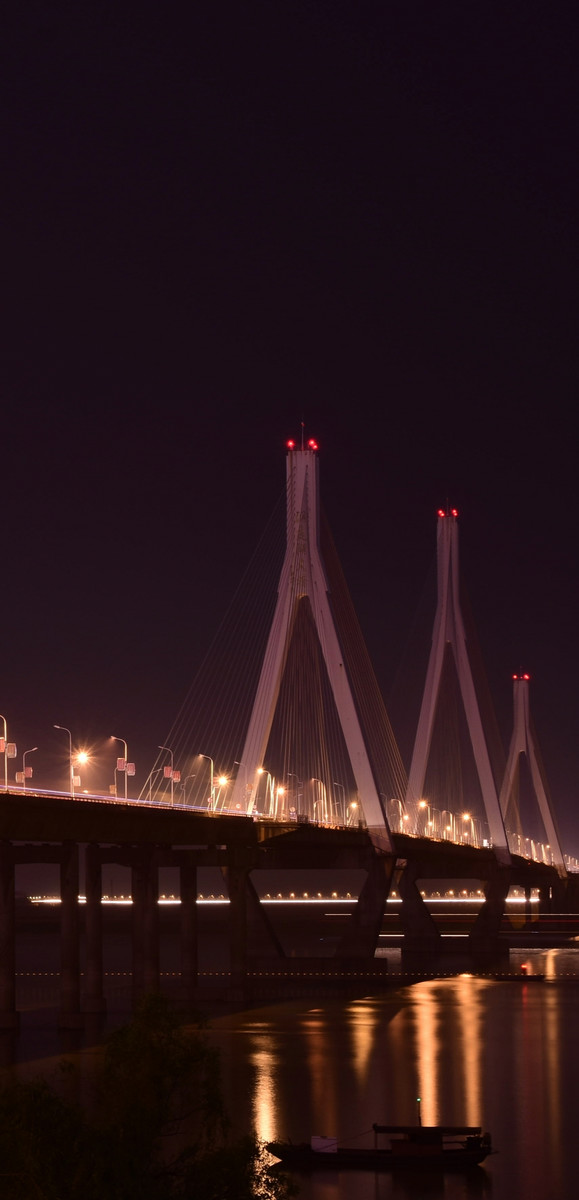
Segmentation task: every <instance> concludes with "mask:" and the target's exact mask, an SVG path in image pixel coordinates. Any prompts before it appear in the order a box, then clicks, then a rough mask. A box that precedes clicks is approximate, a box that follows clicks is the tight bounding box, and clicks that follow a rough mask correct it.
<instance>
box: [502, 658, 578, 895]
mask: <svg viewBox="0 0 579 1200" xmlns="http://www.w3.org/2000/svg"><path fill="white" fill-rule="evenodd" d="M529 680H530V676H529V675H513V706H514V723H513V736H512V738H511V745H510V749H509V757H508V761H507V769H506V771H505V777H504V779H503V786H502V788H501V794H500V797H499V801H500V806H501V812H502V814H503V817H506V815H507V805H508V803H509V800H510V798H511V793H512V790H513V786H514V783H515V779H516V775H517V771H518V768H519V759H520V756H521V754H524V755H525V757H526V759H527V763H528V764H529V770H530V772H531V781H532V784H533V788H534V791H535V796H536V798H537V803H538V805H539V810H540V813H541V817H542V819H543V825H544V827H545V833H546V834H547V837H548V839H549V847H550V850H551V854H552V858H553V866H555V867H556V868H557V871H558V872H559V875H560V876H561V878H565V876H566V875H567V871H566V868H565V859H564V857H563V851H562V850H561V843H560V841H559V835H558V833H557V829H556V826H555V822H554V820H553V816H552V813H551V806H550V804H549V800H548V798H547V793H546V791H545V785H544V783H543V776H542V774H541V770H540V767H539V763H538V759H537V752H536V749H535V742H534V739H533V734H532V731H531V724H530V720H529Z"/></svg>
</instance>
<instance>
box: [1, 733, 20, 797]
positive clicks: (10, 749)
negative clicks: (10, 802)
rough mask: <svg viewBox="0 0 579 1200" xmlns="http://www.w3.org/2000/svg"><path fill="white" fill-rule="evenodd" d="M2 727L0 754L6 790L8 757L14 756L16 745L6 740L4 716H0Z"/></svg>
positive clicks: (6, 789)
mask: <svg viewBox="0 0 579 1200" xmlns="http://www.w3.org/2000/svg"><path fill="white" fill-rule="evenodd" d="M0 721H2V724H3V727H4V734H3V736H2V737H1V738H0V754H3V755H4V791H5V792H7V791H8V759H9V758H16V753H17V751H16V745H15V743H14V742H9V741H8V729H7V726H6V717H2V716H0Z"/></svg>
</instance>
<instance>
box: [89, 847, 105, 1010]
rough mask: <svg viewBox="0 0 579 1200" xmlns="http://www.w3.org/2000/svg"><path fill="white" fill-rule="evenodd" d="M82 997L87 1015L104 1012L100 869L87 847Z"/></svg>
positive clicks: (96, 851)
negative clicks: (84, 961)
mask: <svg viewBox="0 0 579 1200" xmlns="http://www.w3.org/2000/svg"><path fill="white" fill-rule="evenodd" d="M85 886H86V910H85V922H86V926H85V927H86V993H85V997H84V1009H85V1012H88V1013H104V1012H106V1007H107V1006H106V1001H105V996H104V972H103V910H102V867H101V858H100V850H99V847H98V846H97V845H95V844H94V843H91V844H90V845H88V846H87V848H86V855H85Z"/></svg>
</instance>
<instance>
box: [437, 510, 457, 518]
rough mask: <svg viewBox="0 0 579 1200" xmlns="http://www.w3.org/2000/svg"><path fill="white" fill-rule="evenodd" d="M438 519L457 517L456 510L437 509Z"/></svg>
mask: <svg viewBox="0 0 579 1200" xmlns="http://www.w3.org/2000/svg"><path fill="white" fill-rule="evenodd" d="M437 515H438V516H439V517H458V508H439V510H438V514H437Z"/></svg>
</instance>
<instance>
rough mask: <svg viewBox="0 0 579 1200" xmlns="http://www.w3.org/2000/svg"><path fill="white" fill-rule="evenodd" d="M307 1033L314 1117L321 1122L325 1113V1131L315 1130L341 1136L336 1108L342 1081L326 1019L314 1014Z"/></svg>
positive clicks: (315, 1131) (305, 1022) (307, 1052)
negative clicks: (334, 1061)
mask: <svg viewBox="0 0 579 1200" xmlns="http://www.w3.org/2000/svg"><path fill="white" fill-rule="evenodd" d="M303 1029H304V1032H305V1034H306V1054H307V1059H308V1065H309V1071H310V1080H311V1088H312V1102H313V1103H312V1108H313V1113H314V1116H316V1117H317V1119H318V1120H320V1119H321V1117H320V1116H319V1114H320V1113H323V1114H324V1115H323V1126H324V1127H323V1128H322V1129H317V1130H316V1129H313V1130H312V1132H313V1133H320V1134H328V1135H329V1136H331V1137H333V1136H337V1133H338V1111H337V1106H336V1101H337V1096H338V1092H339V1087H338V1082H337V1079H336V1077H335V1072H334V1071H333V1054H332V1045H333V1044H332V1042H331V1041H330V1040H329V1038H328V1031H327V1026H326V1021H325V1019H322V1018H320V1017H316V1016H314V1015H313V1014H310V1015H309V1016H308V1018H307V1019H306V1020H304V1022H303Z"/></svg>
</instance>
